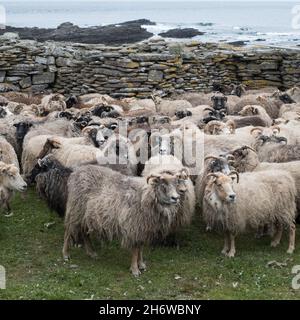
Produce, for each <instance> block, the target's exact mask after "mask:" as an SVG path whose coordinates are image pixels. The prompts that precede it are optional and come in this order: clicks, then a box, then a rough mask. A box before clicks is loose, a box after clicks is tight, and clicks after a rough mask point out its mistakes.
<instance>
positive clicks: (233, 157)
mask: <svg viewBox="0 0 300 320" xmlns="http://www.w3.org/2000/svg"><path fill="white" fill-rule="evenodd" d="M226 159H227V160H235V156H234V155H233V154H231V153H229V154H227V155H226Z"/></svg>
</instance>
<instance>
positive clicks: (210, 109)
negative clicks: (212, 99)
mask: <svg viewBox="0 0 300 320" xmlns="http://www.w3.org/2000/svg"><path fill="white" fill-rule="evenodd" d="M208 110H209V111H215V109H213V108H211V107H206V108H205V109H204V110H203V111H208Z"/></svg>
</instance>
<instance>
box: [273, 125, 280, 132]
mask: <svg viewBox="0 0 300 320" xmlns="http://www.w3.org/2000/svg"><path fill="white" fill-rule="evenodd" d="M274 129H277V130H278V133H280V130H281V129H280V127H278V126H272V130H274Z"/></svg>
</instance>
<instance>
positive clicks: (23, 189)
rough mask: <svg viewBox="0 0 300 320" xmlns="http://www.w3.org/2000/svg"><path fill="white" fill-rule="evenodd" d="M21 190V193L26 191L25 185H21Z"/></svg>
mask: <svg viewBox="0 0 300 320" xmlns="http://www.w3.org/2000/svg"><path fill="white" fill-rule="evenodd" d="M21 189H22V191H26V190H27V183H25V184H23V185H22V187H21Z"/></svg>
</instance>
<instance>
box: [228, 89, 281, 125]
mask: <svg viewBox="0 0 300 320" xmlns="http://www.w3.org/2000/svg"><path fill="white" fill-rule="evenodd" d="M282 104H283V102H282V101H281V100H280V99H279V98H278V97H276V96H274V97H268V96H263V95H259V96H257V95H255V94H252V95H251V94H248V95H246V96H244V97H242V98H241V100H240V101H239V102H238V103H236V104H235V105H234V106H231V107H230V108H229V110H228V114H230V115H235V114H237V113H238V112H240V111H241V110H242V109H243V108H244V107H245V106H247V105H260V106H262V107H263V108H264V109H265V110H266V112H267V114H268V115H269V116H270V117H271V118H272V119H276V118H278V115H279V109H280V106H281V105H282Z"/></svg>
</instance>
